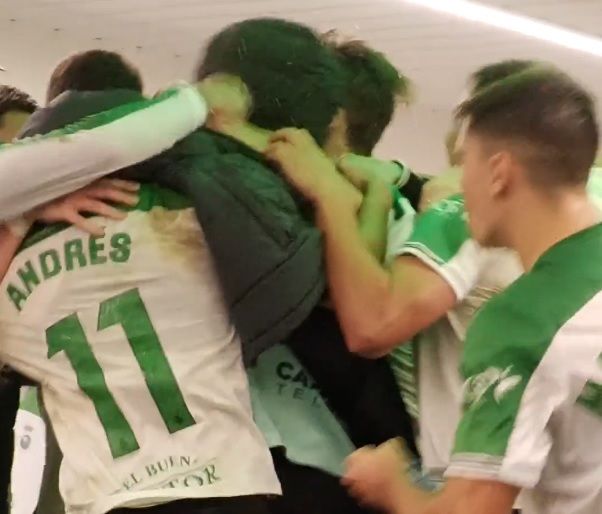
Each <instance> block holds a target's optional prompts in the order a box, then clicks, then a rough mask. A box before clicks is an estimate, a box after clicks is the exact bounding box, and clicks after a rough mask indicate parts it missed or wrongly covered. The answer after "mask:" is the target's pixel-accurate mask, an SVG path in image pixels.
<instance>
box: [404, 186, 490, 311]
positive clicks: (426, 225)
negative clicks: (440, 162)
mask: <svg viewBox="0 0 602 514" xmlns="http://www.w3.org/2000/svg"><path fill="white" fill-rule="evenodd" d="M403 255H413V256H414V257H416V258H418V259H420V261H422V262H423V263H424V264H426V265H427V266H429V267H430V268H431V269H432V270H433V271H435V272H436V273H438V274H439V275H440V276H441V277H442V278H443V279H444V280H445V281H446V282H447V283H448V284H449V285H450V286H451V287H452V289H453V290H454V292H455V294H456V297H457V299H458V301H462V300H463V299H464V298H465V297H466V295H467V294H468V293H469V292H470V290H471V289H472V288H473V287H474V286H475V285H476V282H477V279H478V277H479V274H480V271H481V269H480V268H481V265H482V259H483V252H482V250H481V248H480V247H479V246H478V245H477V244H476V243H475V242H474V241H473V240H472V239H471V238H470V234H469V231H468V226H467V224H466V220H465V211H464V200H463V198H462V197H461V196H453V197H451V198H448V199H446V200H443V201H441V202H438V203H437V204H435V205H434V206H433V207H431V208H430V209H429V210H427V211H425V212H424V213H423V214H421V215H420V216H418V217H417V218H416V222H415V225H414V229H413V232H412V234H411V235H410V237H409V239H408V240H407V241H405V242H404V243H402V244H400V245H398V246H397V248H395V249H394V256H395V257H399V256H403Z"/></svg>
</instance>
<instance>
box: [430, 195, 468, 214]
mask: <svg viewBox="0 0 602 514" xmlns="http://www.w3.org/2000/svg"><path fill="white" fill-rule="evenodd" d="M433 209H434V210H436V211H439V212H442V213H443V214H457V213H458V212H462V211H463V210H464V199H463V198H462V197H460V196H454V197H451V198H446V199H444V200H440V201H438V202H437V203H436V204H435V205H433Z"/></svg>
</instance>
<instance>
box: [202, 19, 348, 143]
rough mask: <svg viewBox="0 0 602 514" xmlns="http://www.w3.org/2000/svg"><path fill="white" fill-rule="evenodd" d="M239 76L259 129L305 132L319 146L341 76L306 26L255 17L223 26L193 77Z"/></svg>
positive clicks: (338, 99)
mask: <svg viewBox="0 0 602 514" xmlns="http://www.w3.org/2000/svg"><path fill="white" fill-rule="evenodd" d="M214 73H228V74H231V75H236V76H238V77H240V78H241V79H242V80H243V82H244V83H245V84H246V85H247V87H248V88H249V91H250V92H251V95H252V97H253V112H252V114H251V117H250V121H251V122H252V123H254V124H256V125H258V126H259V127H262V128H265V129H269V130H277V129H280V128H283V127H289V126H290V127H298V128H304V129H307V130H308V131H309V132H310V133H311V135H312V136H313V137H314V138H315V139H316V141H317V142H318V143H319V144H320V145H322V144H323V143H324V141H325V140H326V137H327V135H328V129H329V126H330V124H331V122H332V120H333V118H334V117H335V115H336V113H337V111H338V110H339V109H340V108H342V107H343V105H344V104H345V93H346V89H345V74H344V71H343V69H342V66H341V64H340V63H339V61H338V60H337V58H336V56H335V55H334V52H333V51H332V50H331V49H330V48H327V47H325V46H324V45H323V44H322V42H321V41H320V39H319V37H318V35H317V34H316V33H315V32H314V31H313V30H312V29H310V28H309V27H306V26H304V25H301V24H299V23H294V22H291V21H286V20H281V19H272V18H258V19H251V20H246V21H242V22H239V23H235V24H233V25H230V26H228V27H226V28H225V29H224V30H222V31H221V32H219V33H218V34H217V35H215V36H214V37H213V38H212V39H211V41H210V42H209V45H208V46H207V49H206V52H205V55H204V56H203V58H202V60H201V63H200V64H199V66H198V69H197V73H196V78H197V79H199V80H200V79H203V78H205V77H207V76H208V75H211V74H214Z"/></svg>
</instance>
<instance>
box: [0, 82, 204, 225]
mask: <svg viewBox="0 0 602 514" xmlns="http://www.w3.org/2000/svg"><path fill="white" fill-rule="evenodd" d="M206 115H207V107H206V104H205V101H204V99H203V97H202V96H201V95H200V94H199V93H198V92H197V90H196V88H195V87H193V86H183V87H179V88H174V89H170V90H168V91H166V92H165V93H163V94H161V95H160V96H158V97H157V98H155V99H152V100H143V101H140V102H135V103H131V104H127V105H123V106H119V107H117V108H114V109H111V110H109V111H106V112H104V113H100V114H98V115H94V116H90V117H88V118H85V119H84V120H82V121H80V122H78V123H76V124H73V125H70V126H68V127H66V128H65V129H61V130H57V131H54V132H51V133H50V134H48V135H45V136H36V137H33V138H27V139H24V140H22V141H19V142H16V143H14V144H9V145H5V146H3V147H0V221H6V220H8V219H11V218H14V217H16V216H19V215H21V214H23V213H24V212H27V211H29V210H30V209H32V208H34V207H37V206H39V205H42V204H44V203H46V202H49V201H50V200H53V199H55V198H58V197H60V196H63V195H65V194H67V193H70V192H72V191H75V190H77V189H80V188H82V187H83V186H85V185H87V184H89V183H90V182H93V181H94V180H96V179H98V178H100V177H103V176H105V175H108V174H110V173H113V172H114V171H117V170H119V169H121V168H125V167H127V166H131V165H133V164H136V163H138V162H140V161H143V160H145V159H148V158H149V157H152V156H154V155H157V154H159V153H161V152H162V151H164V150H167V149H168V148H170V147H171V146H173V145H174V144H175V143H176V142H177V141H178V140H180V139H182V138H183V137H185V136H186V135H188V134H189V133H190V132H192V131H193V130H195V129H196V128H197V127H198V126H199V125H201V124H202V123H204V121H205V118H206Z"/></svg>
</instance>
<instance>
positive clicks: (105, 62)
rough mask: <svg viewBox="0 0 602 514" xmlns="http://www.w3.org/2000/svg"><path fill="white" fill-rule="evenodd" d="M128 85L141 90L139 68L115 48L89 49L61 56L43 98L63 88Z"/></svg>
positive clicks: (113, 87) (87, 88) (81, 89)
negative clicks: (60, 60)
mask: <svg viewBox="0 0 602 514" xmlns="http://www.w3.org/2000/svg"><path fill="white" fill-rule="evenodd" d="M108 89H129V90H132V91H138V92H140V93H141V92H142V78H141V77H140V73H139V72H138V70H137V69H136V68H135V67H134V66H133V65H132V64H130V63H129V62H128V61H127V60H126V59H125V58H124V57H122V56H121V55H119V54H118V53H116V52H108V51H106V50H88V51H86V52H81V53H77V54H74V55H71V56H69V57H67V58H66V59H65V60H63V61H62V62H61V63H59V65H58V66H57V67H56V68H55V70H54V71H53V72H52V76H51V77H50V82H49V84H48V91H47V94H46V100H47V101H48V102H50V101H52V100H54V99H55V98H56V97H57V96H59V95H60V94H62V93H64V92H65V91H106V90H108Z"/></svg>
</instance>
